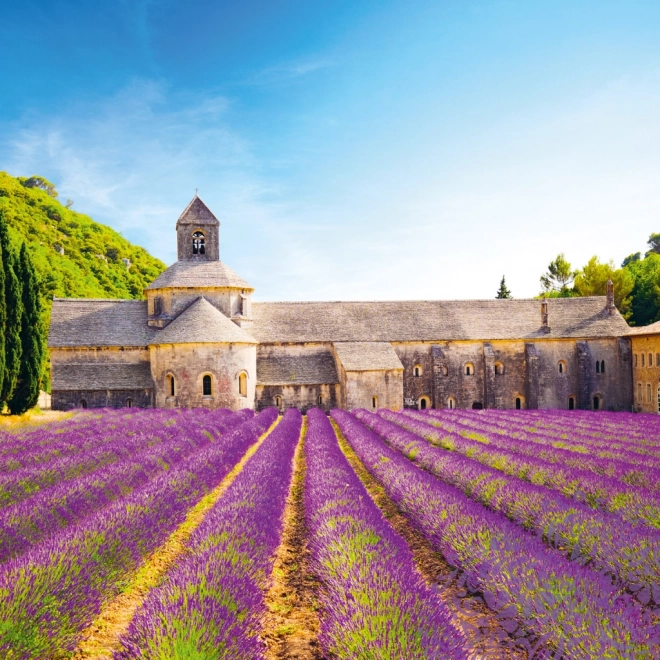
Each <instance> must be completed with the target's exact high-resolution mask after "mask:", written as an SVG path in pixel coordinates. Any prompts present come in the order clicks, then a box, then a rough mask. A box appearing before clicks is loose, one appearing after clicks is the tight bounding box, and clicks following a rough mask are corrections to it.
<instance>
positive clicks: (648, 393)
mask: <svg viewBox="0 0 660 660" xmlns="http://www.w3.org/2000/svg"><path fill="white" fill-rule="evenodd" d="M646 403H651V383H646Z"/></svg>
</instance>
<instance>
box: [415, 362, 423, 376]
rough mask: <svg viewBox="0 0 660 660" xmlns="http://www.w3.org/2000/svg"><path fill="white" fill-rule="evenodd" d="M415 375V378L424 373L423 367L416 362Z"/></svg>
mask: <svg viewBox="0 0 660 660" xmlns="http://www.w3.org/2000/svg"><path fill="white" fill-rule="evenodd" d="M413 375H414V376H415V378H419V377H420V376H421V375H422V367H421V366H420V365H418V364H416V365H415V366H414V367H413Z"/></svg>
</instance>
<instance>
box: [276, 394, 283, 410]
mask: <svg viewBox="0 0 660 660" xmlns="http://www.w3.org/2000/svg"><path fill="white" fill-rule="evenodd" d="M275 406H276V407H277V409H278V410H282V397H281V396H280V395H279V394H278V395H277V396H276V397H275Z"/></svg>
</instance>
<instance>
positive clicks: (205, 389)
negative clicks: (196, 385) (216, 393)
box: [202, 374, 213, 396]
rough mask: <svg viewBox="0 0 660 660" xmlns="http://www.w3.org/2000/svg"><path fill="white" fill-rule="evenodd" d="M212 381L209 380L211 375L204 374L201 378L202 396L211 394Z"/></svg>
mask: <svg viewBox="0 0 660 660" xmlns="http://www.w3.org/2000/svg"><path fill="white" fill-rule="evenodd" d="M212 385H213V383H212V381H211V376H209V375H208V374H206V376H204V378H202V394H203V395H204V396H211V395H212V394H213V387H212Z"/></svg>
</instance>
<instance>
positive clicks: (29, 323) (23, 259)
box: [8, 243, 45, 415]
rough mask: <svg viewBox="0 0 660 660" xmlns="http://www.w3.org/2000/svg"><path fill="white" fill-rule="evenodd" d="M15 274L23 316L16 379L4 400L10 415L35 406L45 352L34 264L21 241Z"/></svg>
mask: <svg viewBox="0 0 660 660" xmlns="http://www.w3.org/2000/svg"><path fill="white" fill-rule="evenodd" d="M16 274H17V275H18V278H19V280H20V281H21V283H22V285H23V318H22V324H21V349H22V354H23V358H22V360H21V365H20V369H19V372H18V381H17V383H16V387H15V389H14V392H13V393H12V395H11V398H10V399H9V402H8V403H9V410H10V412H11V413H12V414H13V415H21V414H23V413H24V412H25V411H27V410H29V409H30V408H33V407H34V406H36V405H37V401H38V400H39V389H40V386H41V377H42V372H43V362H44V353H45V335H44V330H43V326H42V318H41V297H40V295H39V287H38V283H37V277H36V273H35V271H34V266H33V265H32V261H31V260H30V255H29V252H28V248H27V246H26V245H25V243H23V245H21V252H20V255H19V259H18V267H17V273H16Z"/></svg>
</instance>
